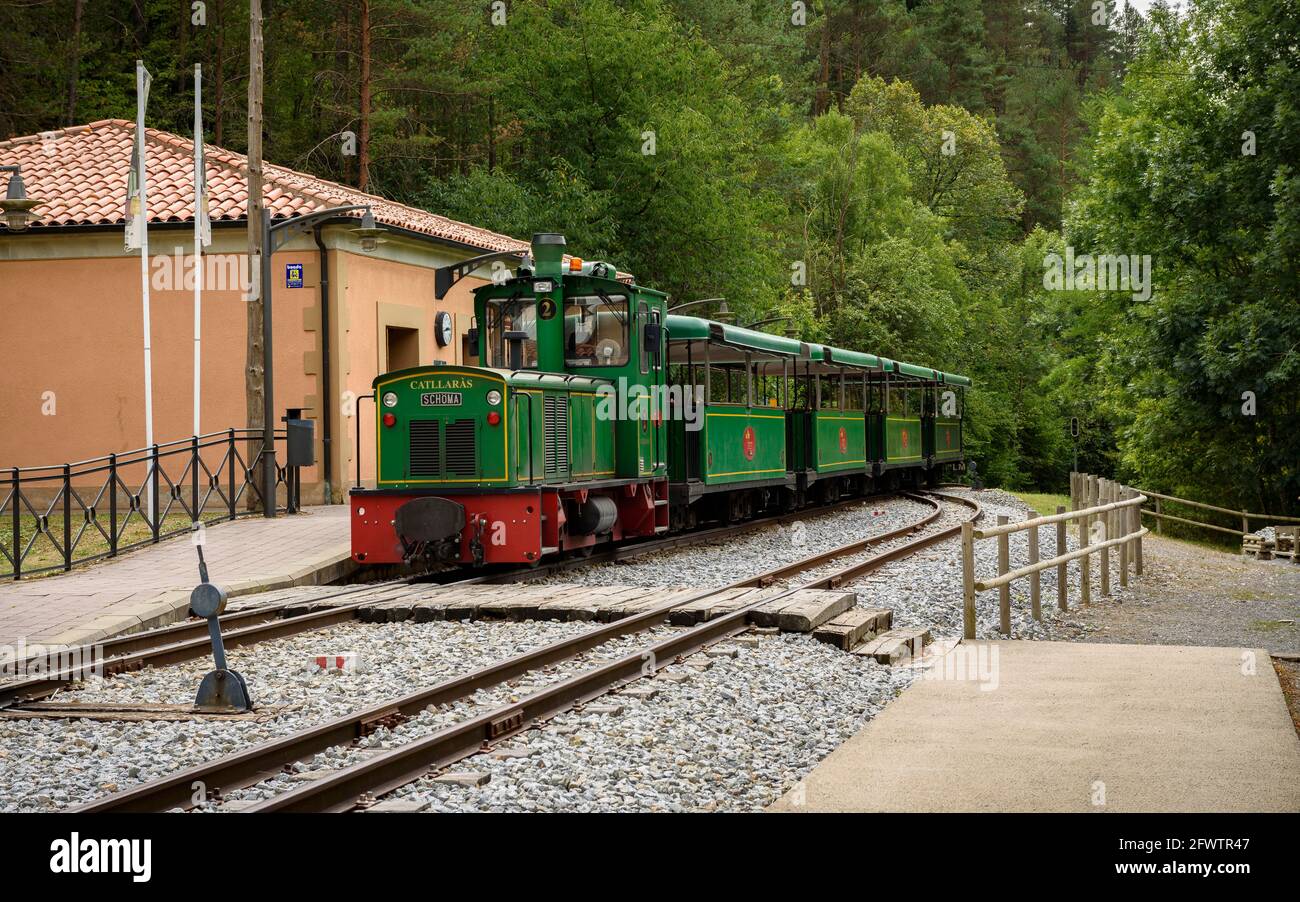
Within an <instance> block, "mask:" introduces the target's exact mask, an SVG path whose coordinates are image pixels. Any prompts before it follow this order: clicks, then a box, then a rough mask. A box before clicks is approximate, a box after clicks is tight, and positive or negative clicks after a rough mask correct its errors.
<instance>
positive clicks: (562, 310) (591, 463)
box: [351, 234, 970, 565]
mask: <svg viewBox="0 0 1300 902" xmlns="http://www.w3.org/2000/svg"><path fill="white" fill-rule="evenodd" d="M564 246H565V245H564V238H563V237H562V236H560V235H554V234H540V235H535V236H534V238H533V242H532V252H531V254H530V255H528V256H526V257H525V259H524V261H523V263H522V264H521V265H519V267H518V269H517V271H516V272H515V274H514V277H513V278H508V279H505V280H502V281H499V282H494V283H492V284H488V285H484V286H482V287H480V288H479V289H477V290H476V291H475V326H474V328H472V329H471V330H470V335H469V339H470V345H471V347H474V348H476V349H477V351H478V357H479V359H480V361H481V366H475V367H470V366H453V365H442V364H435V365H432V366H420V367H412V368H410V369H404V370H399V371H396V372H392V373H385V374H382V375H380V376H379V377H377V378H376V379H375V381H374V389H375V393H374V398H375V401H376V405H377V409H378V412H379V415H378V416H377V417H376V424H375V429H376V442H375V447H376V454H377V457H378V466H377V479H376V485H375V487H374V488H362V487H360V486H359V485H358V487H356V488H354V489H353V490H352V492H351V504H352V553H353V557H354V558H355V559H356V560H357V561H358V562H361V563H365V564H385V563H409V562H424V561H443V562H459V563H466V564H475V565H482V564H508V563H529V562H536V561H539V560H541V559H542V558H543V557H545V556H547V555H550V554H559V553H579V554H581V553H587V552H589V551H590V549H591V548H593V547H594V546H595V545H597V544H600V543H605V542H619V541H623V540H627V539H633V538H637V537H644V536H653V535H657V534H660V533H663V532H667V531H669V530H675V529H684V528H688V527H690V526H692V525H694V524H695V523H698V522H701V521H722V522H730V521H734V520H743V519H747V518H749V517H752V516H754V515H755V514H757V513H759V512H761V511H764V510H773V509H779V510H793V509H797V508H799V507H802V506H803V505H806V504H809V503H814V502H825V501H832V500H835V499H837V498H839V497H841V496H842V495H851V494H863V493H867V492H870V491H874V490H878V489H893V488H897V487H899V486H903V485H918V484H920V483H921V482H923V481H930V482H933V481H935V480H937V479H938V478H939V477H940V475H941V474H942V473H943V472H944V471H945V470H953V469H961V468H963V467H964V457H963V454H962V429H961V427H962V416H961V412H962V408H961V400H962V398H961V394H962V392H963V390H964V389H965V388H966V387H968V386H969V385H970V380H969V379H966V378H965V377H962V376H955V375H952V374H947V373H941V372H939V371H937V370H933V369H929V368H926V367H919V366H915V365H913V364H908V363H902V362H899V361H893V360H888V359H886V358H880V357H876V356H874V355H871V354H865V353H861V352H857V351H848V350H843V349H840V348H833V347H829V346H824V345H818V344H810V343H806V342H800V341H797V340H794V339H790V338H784V337H781V336H776V335H770V334H768V333H765V332H758V331H753V330H750V329H743V328H739V327H737V326H732V325H729V324H726V323H720V322H713V321H710V320H705V319H700V318H697V317H689V316H674V315H669V313H668V310H667V300H668V298H667V296H666V295H665V294H664V293H662V292H659V291H655V290H653V289H649V288H645V287H642V286H639V285H637V284H635V283H634V282H633V281H632V280H630V279H626V278H623V277H620V275H619V273H618V272H617V271H616V270H615V268H614V267H613V266H611V265H610V264H607V263H602V262H584V261H582V260H579V259H577V258H571V257H566V255H565V254H564ZM483 262H486V260H485V258H476V259H475V260H471V261H465V263H462V264H458V266H457V267H453V268H448V270H445V271H440V272H439V286H440V291H442V292H445V290H446V288H447V287H449V285H450V284H451V282H452V281H454V279H455V278H456V277H458V276H459V275H463V274H465V273H467V272H469V271H471V270H472V269H473V268H474V267H475V266H477V265H481V264H482V263H483Z"/></svg>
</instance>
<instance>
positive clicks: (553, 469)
mask: <svg viewBox="0 0 1300 902" xmlns="http://www.w3.org/2000/svg"><path fill="white" fill-rule="evenodd" d="M542 415H543V420H542V432H543V433H544V434H545V436H546V475H547V476H554V475H555V474H557V473H564V472H566V471H567V470H568V469H569V399H568V397H567V396H565V395H546V396H545V397H544V399H543V400H542Z"/></svg>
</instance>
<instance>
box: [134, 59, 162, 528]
mask: <svg viewBox="0 0 1300 902" xmlns="http://www.w3.org/2000/svg"><path fill="white" fill-rule="evenodd" d="M147 74H148V73H147V70H146V69H145V67H144V60H136V61H135V96H136V105H135V134H136V141H137V144H138V147H139V154H140V157H139V161H138V166H139V176H138V178H139V182H138V185H139V189H140V192H139V193H140V294H141V299H142V301H143V305H144V443H145V447H147V448H152V447H153V355H152V352H151V350H150V343H151V342H150V335H151V327H150V324H149V212H148V211H149V204H148V181H147V179H146V176H145V152H144V106H145V103H147V102H148V100H147V95H146V94H145V92H146V91H147V90H148V87H147V85H146V78H147ZM153 466H155V467H156V466H158V461H157V460H156V459H155V460H154V461H153ZM145 482H146V485H147V490H148V493H149V494H148V498H149V521H150V523H152V524H154V525H155V526H157V525H158V499H157V498H155V497H154V492H153V479H152V478H149V479H147V480H145Z"/></svg>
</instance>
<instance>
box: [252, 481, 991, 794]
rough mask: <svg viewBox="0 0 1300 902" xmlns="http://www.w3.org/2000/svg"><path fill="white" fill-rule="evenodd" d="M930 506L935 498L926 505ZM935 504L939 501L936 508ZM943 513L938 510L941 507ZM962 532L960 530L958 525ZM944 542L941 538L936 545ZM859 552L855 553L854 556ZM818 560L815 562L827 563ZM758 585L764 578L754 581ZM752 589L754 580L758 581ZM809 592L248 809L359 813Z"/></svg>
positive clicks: (892, 554)
mask: <svg viewBox="0 0 1300 902" xmlns="http://www.w3.org/2000/svg"><path fill="white" fill-rule="evenodd" d="M944 497H946V498H948V499H949V500H952V501H955V502H958V503H963V504H967V505H968V506H972V507H974V508H975V510H976V513H975V517H978V516H979V514H980V509H979V505H978V502H972V501H969V500H967V499H959V498H955V497H952V496H944ZM924 500H926V501H929V499H924ZM930 503H934V502H930ZM936 508H937V505H936ZM938 515H939V511H938V510H936V511H935V512H934V513H932V514H930V515H928V516H927V517H926V518H923V520H924V522H923V523H921V524H919V525H918V524H917V523H912V524H908V525H907V526H904V527H901V528H899V529H895V530H891V531H890V532H887V533H884V534H881V535H880V536H876V537H874V538H876V540H877V541H878V542H884V541H889V540H891V539H893V538H898V537H900V536H903V535H906V534H909V533H911V532H914V531H915V530H916V529H918V528H920V527H921V526H923V525H924V523H929V522H933V520H934V519H935V518H936V517H937V516H938ZM958 530H960V526H958ZM952 534H953V530H952V529H951V528H949V529H945V530H941V531H940V532H939V533H937V534H935V535H930V536H924V537H922V538H920V539H916V540H913V541H912V542H909V543H907V544H906V545H904V546H900V549H893V550H891V551H889V552H885V554H884V555H878V556H876V558H877V559H880V563H879V564H877V565H876V566H880V564H883V563H884V562H886V561H887V560H894V559H897V558H898V557H900V556H902V551H901V549H909V550H910V551H912V552H914V551H917V550H919V549H921V548H925V547H928V546H930V545H932V544H934V543H935V542H936V541H941V540H942V538H946V537H949V536H951V535H952ZM936 536H938V538H936ZM859 546H860V543H858V542H854V543H850V545H849V546H844V547H846V548H848V547H854V548H857V547H859ZM847 553H852V552H847ZM824 557H825V556H824V555H814V556H813V559H820V558H824ZM861 567H862V564H853V565H850V567H849V568H847V569H848V570H850V571H853V572H860V568H861ZM754 579H757V578H754ZM751 582H752V580H751ZM806 588H808V586H807V585H802V584H801V585H798V586H792V587H790V588H788V589H786V590H784V591H783V592H780V593H779V594H778V595H776V596H775V597H768V598H762V599H759V600H756V601H754V602H752V603H750V604H748V605H745V606H743V607H741V608H738V609H736V610H735V611H732V612H730V613H727V614H724V615H722V616H720V617H717V618H715V619H713V620H709V621H705V622H704V623H702V624H699V625H697V626H694V627H691V628H689V629H687V630H685V631H683V632H682V633H680V634H678V635H676V636H672V637H669V638H667V639H665V640H663V641H661V642H658V643H656V644H654V645H652V646H650V647H649V648H647V649H643V650H641V651H639V652H633V653H630V654H628V655H625V656H624V657H622V658H620V659H618V660H617V661H613V662H610V663H607V664H603V665H599V666H597V667H595V668H593V669H591V670H588V671H585V672H583V673H580V674H576V675H574V676H572V677H569V678H567V679H564V680H561V681H560V682H558V683H556V684H554V685H552V686H548V687H546V688H544V689H541V690H539V691H538V692H535V693H533V694H532V695H530V696H527V697H526V698H524V699H521V700H520V701H518V702H514V703H511V704H507V705H503V706H500V707H498V708H495V709H493V710H491V711H488V712H486V713H484V714H481V715H478V716H476V717H472V718H470V719H468V720H465V721H461V722H459V723H456V724H452V725H450V726H447V727H444V728H442V729H440V730H437V731H435V732H433V733H431V734H429V735H427V736H424V737H421V738H419V739H414V740H412V741H411V742H407V743H403V744H402V745H399V746H397V747H396V748H393V749H390V750H388V751H385V752H382V753H380V754H378V755H376V756H375V757H373V758H370V759H367V760H365V761H361V762H358V763H356V764H353V765H350V766H348V767H346V768H343V769H341V770H338V771H336V772H335V773H333V774H330V775H327V776H325V777H322V778H321V779H319V780H314V781H312V782H310V783H306V784H303V785H302V786H300V787H297V788H295V789H292V790H290V791H288V792H286V793H282V794H279V795H276V796H273V797H272V798H270V799H264V800H262V801H260V802H258V803H256V804H254V805H251V806H249V807H248V808H245V809H241V811H242V812H246V813H264V812H307V811H310V812H329V813H339V812H344V811H351V810H353V809H355V808H357V807H359V806H360V805H361V803H362V800H363V799H368V798H371V797H375V796H380V795H384V794H385V793H388V792H392V791H393V790H394V789H397V788H398V787H401V786H404V785H407V784H409V783H412V782H414V781H415V780H417V779H419V778H420V777H421V776H424V775H425V774H427V773H428V772H429V770H430V769H431V768H432V769H437V768H443V767H446V766H448V765H450V764H453V763H455V762H456V761H459V760H462V759H464V758H466V757H469V756H470V755H473V754H474V753H475V752H478V751H481V750H483V749H484V747H485V746H486V745H487V744H488V743H489V742H496V741H499V740H502V739H506V738H509V737H512V736H515V735H517V734H519V733H521V732H523V731H524V730H526V729H529V728H531V727H533V726H535V725H536V724H538V723H540V722H542V721H545V720H548V719H549V718H551V717H554V716H555V715H556V714H559V713H561V712H563V711H565V710H568V709H569V708H570V707H572V706H573V705H575V704H581V703H584V702H587V701H590V700H592V699H594V698H598V697H600V696H601V695H604V694H605V693H607V692H609V691H610V690H611V689H614V688H618V687H620V686H623V685H626V684H628V683H631V682H634V681H635V680H637V679H640V678H641V677H643V676H646V675H647V674H646V664H647V662H651V668H650V669H651V671H652V672H653V670H654V663H653V662H656V661H661V660H665V661H666V660H681V659H683V658H685V657H687V656H689V655H692V654H694V653H696V652H697V651H699V650H701V649H702V648H704V647H705V646H707V645H709V644H712V643H714V642H716V641H718V640H719V639H722V638H726V637H729V636H732V635H735V634H736V633H739V632H742V631H743V630H745V629H746V628H747V626H748V619H749V614H750V613H751V612H752V611H754V610H756V609H758V608H760V607H763V606H764V605H767V604H770V603H771V602H772V601H774V600H778V599H781V598H784V597H788V596H790V595H793V594H794V593H796V592H799V591H802V590H803V589H806Z"/></svg>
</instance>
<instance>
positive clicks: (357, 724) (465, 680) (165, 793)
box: [72, 502, 938, 813]
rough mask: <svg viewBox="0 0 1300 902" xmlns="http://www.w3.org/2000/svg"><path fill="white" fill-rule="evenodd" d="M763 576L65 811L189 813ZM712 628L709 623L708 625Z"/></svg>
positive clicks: (849, 549) (884, 537)
mask: <svg viewBox="0 0 1300 902" xmlns="http://www.w3.org/2000/svg"><path fill="white" fill-rule="evenodd" d="M931 503H933V502H931ZM935 507H936V510H935V511H934V512H932V513H930V514H928V515H927V516H926V517H925V518H923V520H922V521H918V522H916V523H909V524H907V525H905V526H902V527H900V528H897V529H893V530H890V531H887V532H884V533H880V534H878V535H875V536H870V537H868V539H866V540H859V541H855V542H852V543H849V545H846V546H842V549H843V550H842V551H841V553H843V554H850V553H853V552H854V551H857V550H860V548H861V547H863V546H864V544H872V543H880V542H887V541H890V540H892V539H895V538H898V537H900V536H903V535H906V534H908V533H910V532H912V531H914V530H915V529H916V528H917V527H918V525H920V524H923V523H925V522H930V521H931V520H932V519H933V518H934V517H935V516H937V515H938V506H937V505H935ZM828 554H831V556H833V554H832V553H826V554H820V555H815V556H814V557H815V558H816V559H817V560H819V561H820V560H824V559H827V556H828ZM778 569H786V568H778ZM770 573H771V571H769V572H768V573H764V574H759V575H757V576H752V577H745V578H743V579H740V580H736V581H734V582H732V583H730V584H728V585H726V586H723V587H721V588H714V589H705V590H701V591H700V592H697V593H693V594H690V595H686V596H682V597H677V598H673V599H670V600H668V601H666V602H664V603H663V604H661V605H657V606H655V607H654V608H650V609H648V610H646V611H645V612H643V613H640V614H635V615H633V616H630V617H626V618H623V619H622V620H616V621H614V622H612V623H609V624H604V625H601V626H599V627H597V628H595V629H592V630H588V631H585V632H583V633H580V634H579V635H577V636H574V637H570V638H568V639H562V640H559V641H557V642H553V643H551V644H549V645H545V646H542V647H541V648H538V649H534V650H532V651H529V652H525V653H522V654H519V655H515V656H514V657H511V658H507V659H505V660H502V661H498V662H496V663H494V664H491V665H488V666H486V667H483V668H479V669H478V670H475V671H472V672H470V673H468V674H464V675H462V676H458V677H454V678H452V679H449V680H445V681H443V682H441V683H438V684H436V685H434V686H431V687H427V688H424V689H420V690H417V691H416V692H413V693H411V694H409V695H406V696H404V697H402V698H398V699H391V700H385V701H383V702H380V703H378V704H376V705H372V706H370V707H368V708H366V709H364V710H362V711H357V712H354V713H351V714H346V715H343V716H340V717H337V718H335V719H334V720H331V721H327V722H326V723H323V724H319V725H317V726H315V727H309V728H307V729H306V730H302V731H300V732H297V733H294V734H291V735H289V736H286V737H281V738H279V739H274V740H270V741H268V742H265V743H261V744H259V745H256V746H253V747H251V748H248V749H244V750H242V751H239V752H234V753H232V754H230V755H226V756H223V757H221V758H218V759H215V760H213V761H209V762H205V763H203V764H199V765H196V766H194V767H191V768H187V769H186V770H184V771H181V772H178V773H176V774H172V775H170V776H167V777H163V778H160V779H158V780H154V781H151V782H149V783H143V784H140V785H139V786H135V787H132V788H129V789H125V790H122V791H120V792H117V793H114V794H113V795H110V796H105V797H104V798H101V799H98V800H95V801H92V802H88V803H86V804H84V805H81V806H78V807H77V808H74V809H72V810H73V811H77V812H96V813H98V812H110V811H111V812H123V811H130V812H141V811H165V810H168V809H170V808H174V807H190V806H191V805H192V804H193V796H194V793H195V790H194V785H195V784H196V783H197V784H199V785H201V786H202V787H204V790H205V792H208V793H211V792H213V791H216V790H220V791H227V790H230V789H239V788H243V787H246V786H250V785H253V784H255V783H258V782H261V781H262V780H265V779H267V778H269V777H272V776H274V775H275V774H277V773H279V772H281V771H282V770H283V768H284V767H285V766H286V765H288V764H291V763H293V762H295V761H301V760H303V759H304V758H309V757H311V756H312V755H315V754H317V753H318V752H321V751H324V750H325V749H327V748H331V747H333V746H338V745H344V744H346V743H350V742H352V741H354V740H356V739H358V738H360V737H362V736H365V735H367V733H369V732H370V731H371V730H373V729H374V728H375V727H376V726H378V725H385V726H390V727H391V726H395V725H396V724H398V723H400V722H401V721H403V720H406V719H408V718H410V717H411V716H413V715H415V714H418V713H419V712H420V711H422V710H424V709H425V708H427V707H428V706H430V705H444V704H448V703H450V702H454V701H457V700H459V699H463V698H465V697H466V696H469V695H471V694H473V693H474V692H477V691H479V690H480V689H484V688H489V687H492V686H496V685H499V684H501V683H504V682H505V681H507V680H510V679H512V678H514V677H516V676H519V675H521V674H524V673H528V672H530V671H533V670H537V669H539V668H542V667H546V666H549V665H551V664H554V663H558V662H561V661H565V660H568V659H570V658H572V657H575V656H576V655H578V654H581V653H582V652H584V651H587V650H589V649H591V648H594V647H596V646H599V645H603V644H604V643H605V642H607V641H609V640H610V639H614V638H619V637H622V636H625V635H629V634H631V633H636V632H642V631H644V630H646V629H650V628H652V627H654V626H657V625H659V624H660V623H662V622H663V621H664V619H665V618H666V617H667V615H668V614H669V613H670V612H671V611H672V610H673V609H675V608H677V607H680V606H681V605H684V604H689V603H691V602H694V601H699V600H701V599H704V598H708V597H710V596H712V595H716V594H718V593H720V592H723V591H726V590H728V589H734V588H742V587H748V586H757V585H759V580H760V579H763V578H765V577H767V576H769V575H770ZM793 591H796V590H795V589H791V590H790V592H793ZM786 594H789V592H784V593H781V595H779V596H777V597H783V596H784V595H786ZM772 600H773V599H772V598H771V597H769V598H765V599H763V600H762V603H763V604H766V603H769V602H771V601H772ZM754 606H755V605H750V606H748V607H746V608H744V609H743V610H744V611H746V612H748V611H749V610H750V609H751V608H752V607H754ZM714 622H715V621H710V623H714ZM742 627H743V621H742ZM513 732H514V731H512V735H513ZM480 740H481V737H480Z"/></svg>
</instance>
